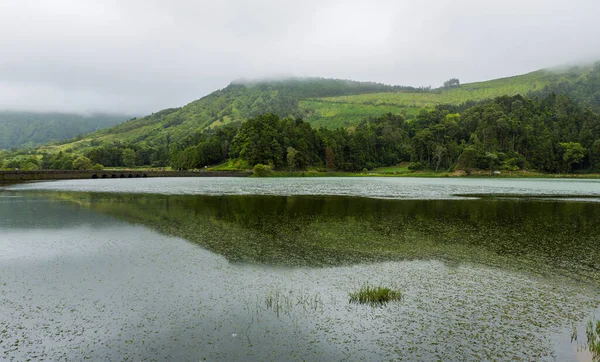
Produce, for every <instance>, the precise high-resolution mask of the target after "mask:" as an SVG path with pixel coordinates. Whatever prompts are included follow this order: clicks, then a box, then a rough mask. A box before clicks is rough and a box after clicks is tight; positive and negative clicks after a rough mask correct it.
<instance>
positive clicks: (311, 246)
mask: <svg viewBox="0 0 600 362" xmlns="http://www.w3.org/2000/svg"><path fill="white" fill-rule="evenodd" d="M48 195H49V196H51V197H53V198H59V199H63V200H70V201H73V202H76V203H78V204H81V205H85V206H87V207H89V208H91V209H93V210H95V211H97V212H100V213H104V214H110V215H111V216H114V217H117V218H120V219H125V220H127V221H129V222H133V223H139V224H143V225H145V226H148V227H150V228H153V229H156V230H158V231H160V232H162V233H166V234H169V235H173V236H177V237H181V238H185V239H187V240H190V241H192V242H195V243H198V244H199V245H201V246H202V247H205V248H207V249H209V250H211V251H213V252H215V253H218V254H221V255H223V256H224V257H226V258H227V259H228V260H230V261H232V262H245V263H264V264H273V265H283V266H302V265H306V266H331V265H339V264H352V263H361V262H372V261H381V260H399V259H428V258H439V259H443V260H446V261H448V262H478V263H484V264H488V265H497V266H501V267H517V268H525V269H529V270H532V271H538V272H539V271H544V270H546V271H549V272H551V273H556V271H557V270H560V271H564V272H566V273H567V272H568V274H571V275H577V276H578V278H593V279H596V280H600V277H599V276H600V270H599V269H600V247H599V246H600V223H598V220H600V207H599V206H600V205H598V204H595V203H575V202H560V201H546V202H539V201H526V200H456V201H447V200H432V201H417V200H411V201H398V200H379V199H366V198H349V197H312V196H311V197H273V196H176V195H173V196H167V195H126V194H98V193H93V194H86V193H49V194H48Z"/></svg>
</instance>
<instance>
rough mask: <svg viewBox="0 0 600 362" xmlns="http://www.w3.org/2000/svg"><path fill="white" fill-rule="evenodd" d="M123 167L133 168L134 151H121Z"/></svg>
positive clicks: (128, 149) (129, 149) (127, 149)
mask: <svg viewBox="0 0 600 362" xmlns="http://www.w3.org/2000/svg"><path fill="white" fill-rule="evenodd" d="M122 157H123V165H125V167H135V158H136V154H135V151H134V150H132V149H131V148H126V149H124V150H123V156H122Z"/></svg>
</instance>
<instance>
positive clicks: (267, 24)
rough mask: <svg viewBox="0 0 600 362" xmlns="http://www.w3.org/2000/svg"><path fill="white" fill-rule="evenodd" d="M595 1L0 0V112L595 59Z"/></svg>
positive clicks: (124, 104)
mask: <svg viewBox="0 0 600 362" xmlns="http://www.w3.org/2000/svg"><path fill="white" fill-rule="evenodd" d="M599 18H600V1H598V0H569V1H555V0H504V1H487V0H419V1H417V0H409V1H406V0H368V1H358V0H356V1H354V0H339V1H338V0H302V1H299V0H294V1H285V0H229V1H228V0H211V1H203V0H37V1H36V0H0V109H27V110H44V111H46V110H59V111H77V112H90V111H106V112H126V113H131V114H139V115H142V114H147V113H151V112H155V111H158V110H160V109H163V108H168V107H178V106H182V105H184V104H186V103H189V102H190V101H193V100H195V99H198V98H200V97H202V96H204V95H206V94H208V93H210V92H212V91H214V90H216V89H219V88H223V87H225V86H227V84H229V82H230V81H232V80H234V79H238V78H257V77H272V76H319V77H327V78H347V79H353V80H369V81H377V82H382V83H387V84H402V85H414V86H421V85H424V86H427V85H432V86H434V87H436V86H439V85H440V84H441V83H442V82H443V81H444V80H446V79H448V78H451V77H458V78H459V79H460V80H461V81H462V82H463V83H464V82H470V81H479V80H486V79H490V78H497V77H503V76H509V75H516V74H520V73H524V72H529V71H533V70H536V69H539V68H543V67H549V66H555V65H559V64H564V63H573V62H579V61H591V60H600V36H598V35H599V34H600V20H599Z"/></svg>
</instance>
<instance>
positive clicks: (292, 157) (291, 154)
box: [286, 146, 298, 172]
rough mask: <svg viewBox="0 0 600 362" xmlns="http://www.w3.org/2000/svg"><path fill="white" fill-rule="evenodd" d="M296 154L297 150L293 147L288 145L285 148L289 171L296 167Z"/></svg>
mask: <svg viewBox="0 0 600 362" xmlns="http://www.w3.org/2000/svg"><path fill="white" fill-rule="evenodd" d="M296 155H298V151H296V149H295V148H294V147H291V146H290V147H288V148H287V156H286V160H287V164H288V168H289V170H290V172H292V171H293V170H295V169H296Z"/></svg>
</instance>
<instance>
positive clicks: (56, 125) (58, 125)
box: [0, 111, 131, 149]
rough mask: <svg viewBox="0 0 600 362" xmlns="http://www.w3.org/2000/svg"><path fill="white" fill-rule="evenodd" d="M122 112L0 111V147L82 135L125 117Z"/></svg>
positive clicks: (27, 144)
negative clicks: (110, 113)
mask: <svg viewBox="0 0 600 362" xmlns="http://www.w3.org/2000/svg"><path fill="white" fill-rule="evenodd" d="M128 118H131V117H128V116H125V115H108V114H93V115H89V116H82V115H78V114H69V113H32V112H14V111H0V149H10V148H13V147H16V148H24V147H32V146H36V145H39V144H44V143H48V142H55V141H64V140H68V139H71V138H74V137H76V136H78V135H80V136H82V135H86V134H88V133H90V132H94V131H97V130H99V129H103V128H108V127H111V126H114V125H116V124H118V123H121V122H124V121H125V120H127V119H128Z"/></svg>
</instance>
